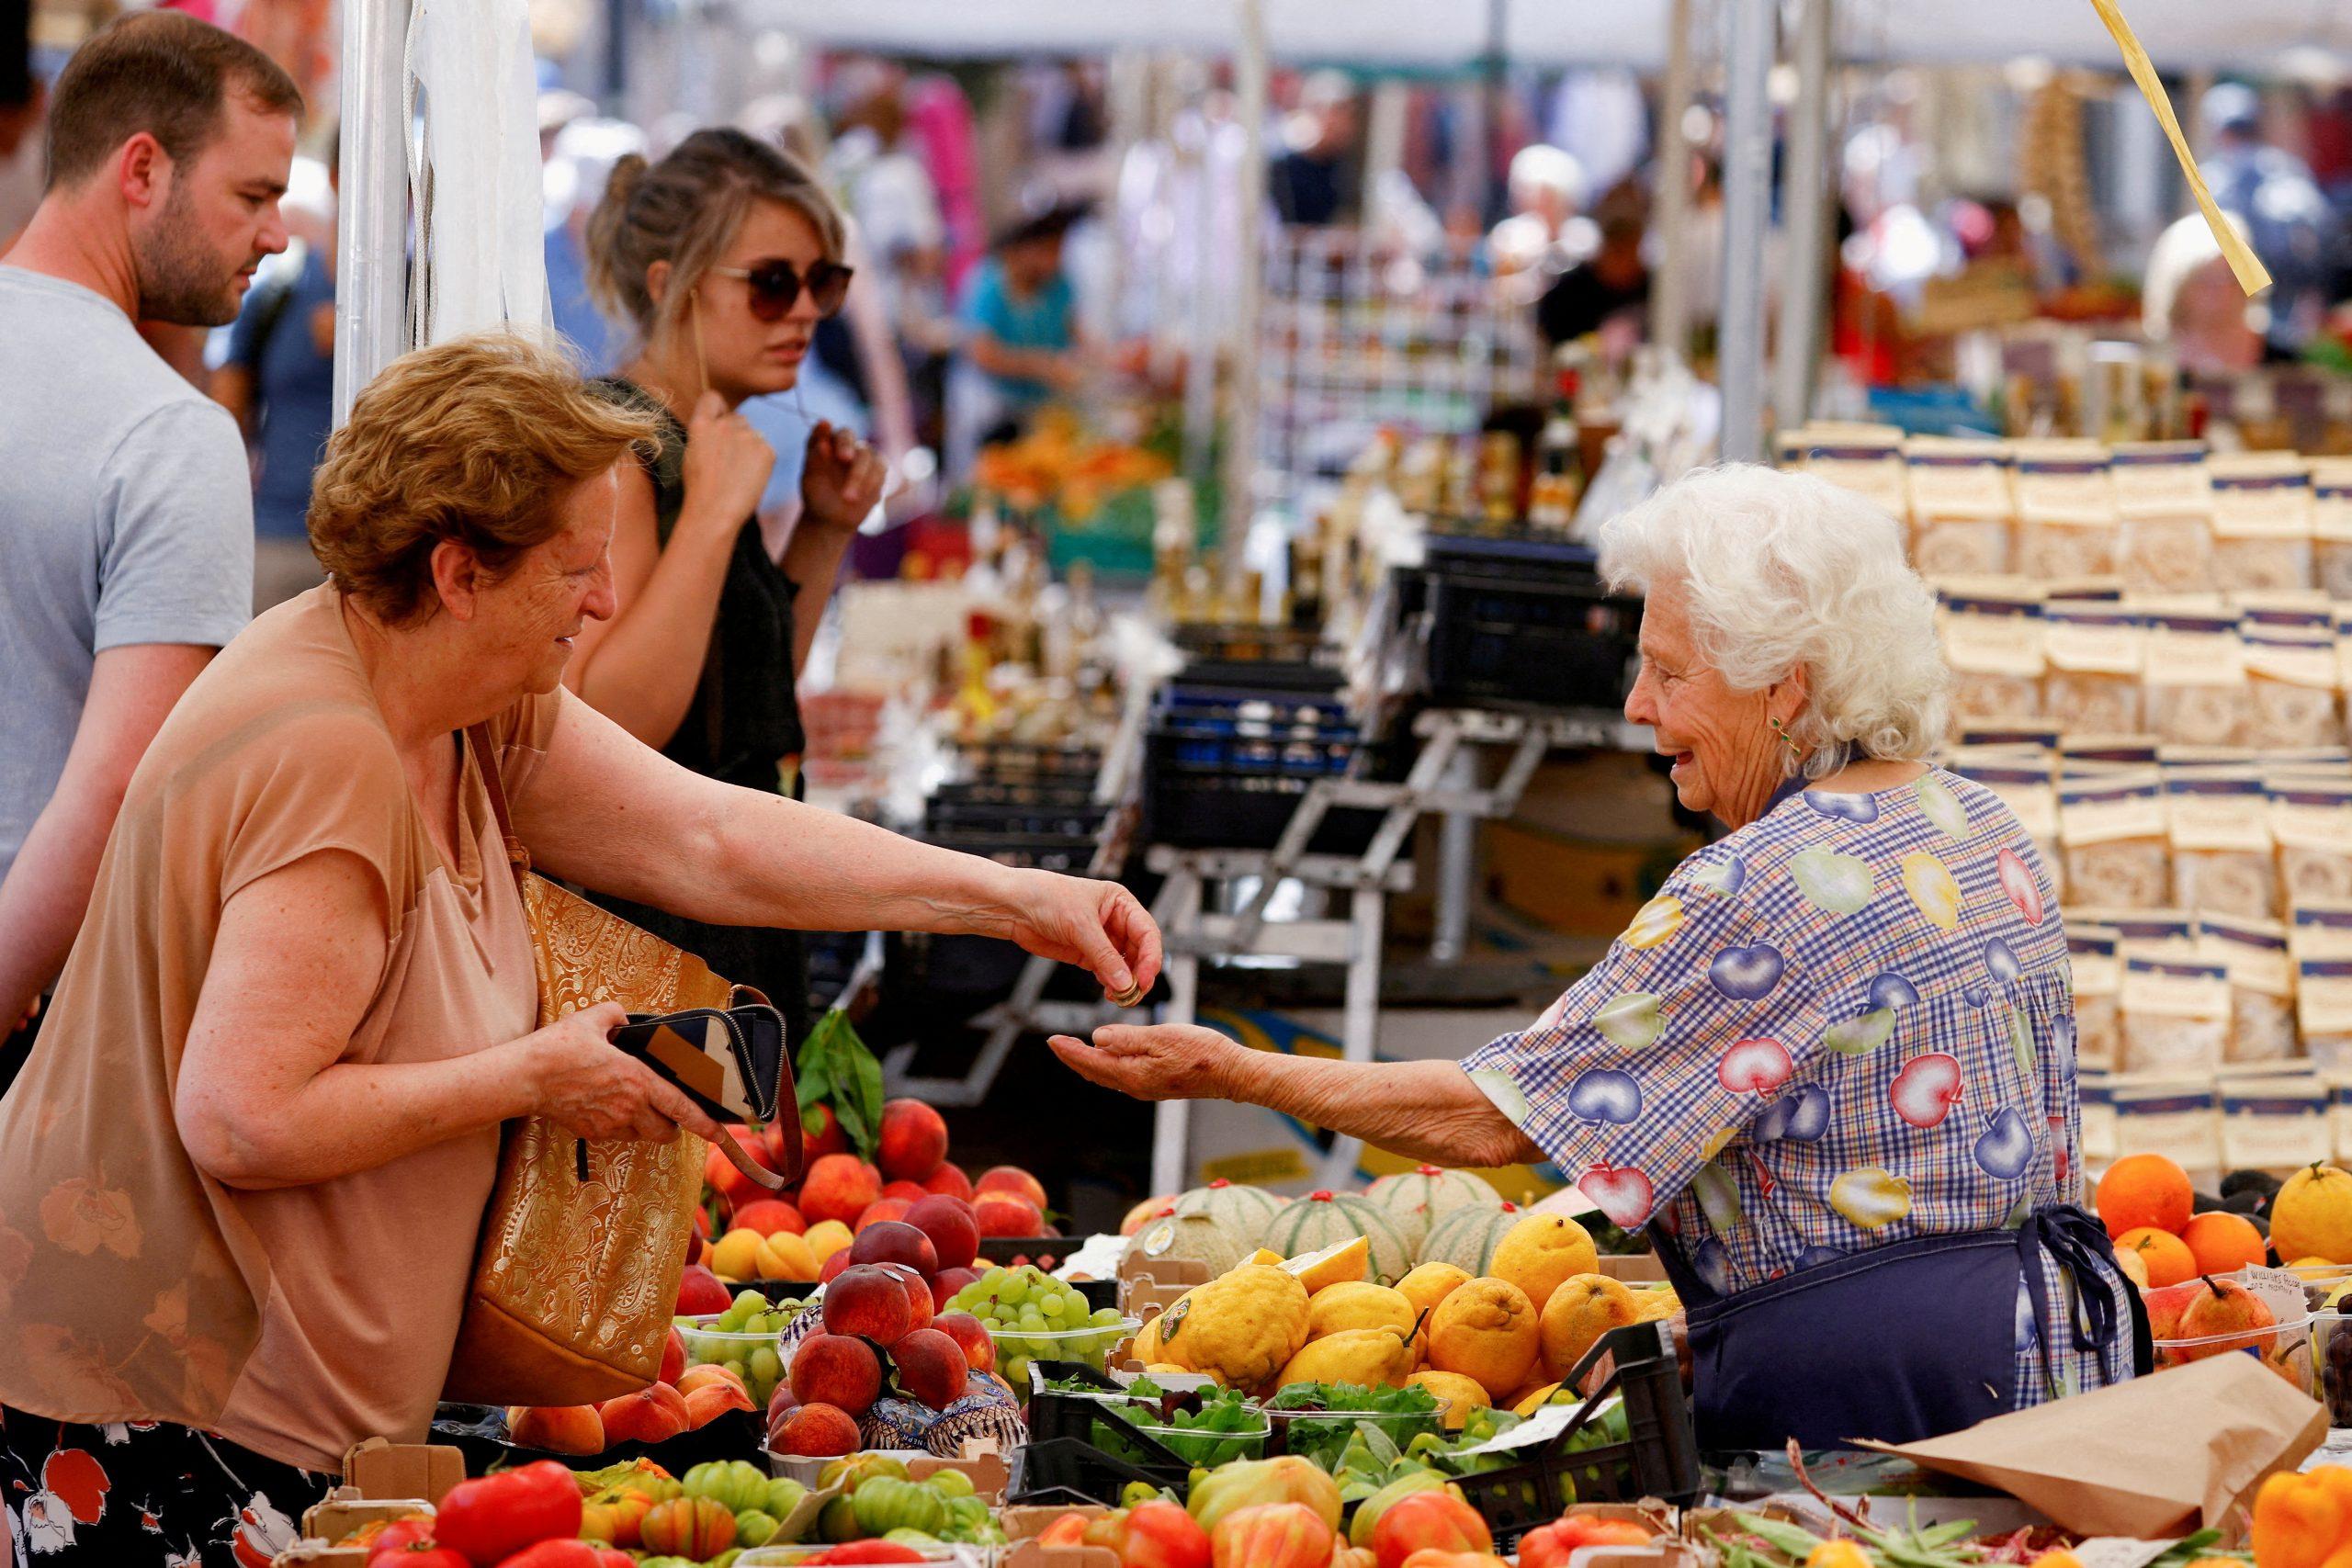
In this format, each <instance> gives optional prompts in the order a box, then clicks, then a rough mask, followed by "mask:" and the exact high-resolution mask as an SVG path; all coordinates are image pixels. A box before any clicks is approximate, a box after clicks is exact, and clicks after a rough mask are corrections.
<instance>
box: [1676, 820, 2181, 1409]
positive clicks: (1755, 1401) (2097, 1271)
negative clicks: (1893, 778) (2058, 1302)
mask: <svg viewBox="0 0 2352 1568" xmlns="http://www.w3.org/2000/svg"><path fill="white" fill-rule="evenodd" d="M1808 782H1809V781H1807V780H1805V779H1804V778H1796V779H1792V780H1790V781H1789V782H1788V783H1786V784H1782V785H1781V788H1780V790H1779V791H1778V792H1777V793H1775V794H1774V795H1773V797H1772V802H1771V805H1772V806H1778V805H1779V804H1780V803H1781V801H1782V800H1785V799H1786V798H1787V797H1788V796H1790V795H1793V794H1795V793H1797V792H1798V791H1799V790H1802V789H1803V788H1804V787H1805V785H1806V784H1807V783H1808ZM1770 809H1771V807H1770V806H1768V807H1766V810H1768V811H1769V810H1770ZM1649 1231H1650V1239H1651V1243H1652V1245H1653V1246H1654V1247H1657V1255H1658V1260H1659V1262H1661V1263H1662V1264H1663V1265H1664V1266H1665V1268H1666V1272H1667V1277H1668V1279H1669V1280H1672V1281H1673V1284H1674V1288H1675V1292H1676V1293H1677V1294H1678V1295H1679V1296H1680V1297H1681V1299H1682V1304H1683V1309H1684V1314H1685V1321H1686V1323H1687V1325H1688V1327H1689V1332H1690V1343H1691V1388H1692V1395H1693V1404H1694V1415H1695V1416H1696V1424H1697V1427H1698V1436H1699V1446H1700V1447H1701V1448H1702V1449H1707V1450H1742V1449H1747V1450H1770V1451H1775V1452H1777V1451H1778V1450H1781V1449H1782V1448H1784V1447H1786V1446H1787V1444H1788V1443H1789V1441H1790V1440H1791V1439H1792V1438H1793V1439H1794V1440H1795V1441H1796V1442H1797V1443H1798V1444H1799V1446H1801V1447H1804V1448H1809V1449H1813V1448H1834V1447H1837V1446H1838V1445H1839V1444H1841V1443H1844V1442H1847V1441H1849V1440H1850V1439H1853V1438H1877V1439H1879V1440H1881V1441H1884V1442H1892V1443H1905V1442H1913V1441H1917V1439H1919V1438H1931V1437H1937V1436H1939V1435H1941V1434H1943V1433H1946V1432H1953V1431H1958V1430H1960V1429H1962V1427H1972V1426H1974V1425H1975V1424H1976V1423H1977V1422H1979V1421H1982V1420H1984V1419H1985V1418H1986V1417H1987V1416H1998V1415H2002V1414H2004V1413H2005V1412H2007V1411H2008V1410H2011V1409H2013V1408H2015V1407H2016V1395H2017V1389H2016V1384H2017V1377H2018V1373H2017V1315H2018V1314H2017V1303H2018V1284H2019V1282H2020V1280H2022V1281H2023V1282H2025V1283H2026V1284H2027V1285H2028V1286H2029V1287H2030V1291H2031V1294H2032V1301H2033V1308H2034V1316H2035V1322H2036V1326H2037V1327H2038V1329H2039V1330H2040V1341H2041V1358H2042V1367H2043V1371H2045V1373H2047V1372H2048V1371H2050V1370H2051V1367H2052V1356H2053V1353H2054V1352H2053V1347H2054V1346H2055V1345H2056V1344H2057V1343H2058V1340H2057V1338H2056V1336H2057V1334H2058V1333H2060V1332H2064V1333H2065V1334H2066V1335H2067V1336H2068V1342H2069V1343H2071V1344H2072V1345H2073V1346H2074V1348H2075V1349H2077V1350H2079V1351H2083V1352H2086V1353H2091V1352H2099V1353H2104V1352H2105V1350H2106V1349H2107V1348H2109V1347H2110V1346H2112V1345H2113V1344H2114V1343H2115V1342H2116V1337H2117V1336H2118V1335H2119V1334H2120V1333H2122V1332H2124V1329H2125V1325H2124V1324H2123V1322H2122V1319H2121V1317H2120V1314H2119V1311H2118V1303H2117V1301H2116V1296H2117V1295H2118V1294H2120V1295H2121V1296H2123V1297H2124V1298H2126V1299H2127V1302H2128V1308H2129V1311H2130V1314H2131V1323H2130V1332H2131V1337H2132V1359H2133V1365H2134V1367H2135V1369H2136V1371H2137V1373H2138V1374H2139V1375H2143V1376H2144V1375H2145V1374H2146V1373H2147V1372H2148V1371H2151V1370H2152V1367H2153V1362H2154V1352H2153V1347H2152V1346H2151V1344H2150V1341H2149V1335H2148V1319H2147V1312H2146V1309H2145V1307H2144V1306H2143V1305H2142V1303H2141V1302H2140V1296H2139V1292H2136V1291H2134V1290H2131V1288H2130V1287H2129V1286H2128V1285H2127V1284H2126V1283H2125V1282H2124V1281H2123V1280H2122V1277H2121V1275H2120V1272H2118V1270H2117V1269H2116V1268H2115V1262H2114V1257H2115V1255H2114V1250H2113V1248H2112V1247H2111V1246H2110V1245H2109V1241H2108V1236H2107V1231H2106V1229H2105V1227H2103V1226H2102V1225H2101V1224H2099V1222H2098V1220H2097V1219H2095V1218H2093V1217H2092V1216H2091V1215H2089V1214H2087V1213H2084V1212H2083V1210H2082V1209H2080V1208H2078V1207H2076V1206H2075V1205H2073V1204H2062V1205H2057V1206H2053V1207H2052V1208H2047V1209H2041V1210H2038V1211H2036V1212H2035V1213H2031V1214H2029V1215H2027V1216H2026V1217H2025V1220H2024V1223H2023V1224H2020V1225H2018V1227H2017V1228H2016V1229H2014V1230H1988V1231H1967V1232H1961V1233H1957V1234H1954V1235H1928V1236H1918V1237H1915V1238H1913V1239H1912V1240H1909V1241H1902V1242H1895V1243H1893V1244H1892V1245H1889V1246H1886V1247H1872V1248H1871V1249H1869V1250H1867V1251H1863V1252H1858V1253H1854V1254H1852V1255H1850V1256H1849V1257H1845V1258H1836V1259H1833V1260H1831V1261H1829V1262H1826V1263H1820V1264H1816V1265H1815V1266H1813V1267H1811V1268H1807V1269H1796V1270H1794V1271H1793V1272H1791V1273H1789V1274H1786V1275H1783V1276H1782V1277H1781V1278H1780V1279H1777V1280H1770V1281H1767V1282H1766V1283H1764V1284H1761V1285H1757V1286H1754V1287H1752V1288H1750V1289H1748V1290H1745V1291H1741V1292H1736V1294H1732V1295H1723V1294H1720V1293H1718V1292H1716V1291H1714V1290H1713V1288H1712V1287H1711V1286H1709V1285H1708V1284H1707V1282H1706V1281H1705V1280H1702V1279H1701V1278H1700V1276H1699V1273H1698V1271H1697V1270H1696V1269H1693V1268H1692V1267H1691V1264H1690V1262H1689V1260H1688V1259H1686V1258H1684V1257H1683V1255H1682V1249H1681V1245H1680V1243H1679V1241H1677V1240H1676V1239H1675V1238H1674V1237H1673V1236H1672V1235H1668V1233H1667V1231H1666V1230H1665V1228H1664V1226H1662V1225H1660V1224H1651V1226H1650V1227H1649ZM2045 1248H2046V1249H2047V1250H2048V1253H2049V1256H2050V1257H2051V1258H2055V1259H2056V1260H2057V1261H2058V1263H2059V1264H2060V1265H2061V1266H2062V1267H2064V1269H2067V1270H2068V1271H2069V1272H2071V1273H2072V1274H2073V1276H2074V1278H2075V1292H2074V1294H2075V1310H2074V1313H2073V1314H2072V1317H2071V1321H2069V1322H2067V1323H2064V1324H2063V1325H2062V1324H2053V1323H2052V1322H2050V1321H2049V1320H2048V1319H2049V1308H2048V1304H2047V1303H2048V1296H2049V1292H2048V1291H2047V1290H2046V1289H2045V1288H2044V1284H2045V1281H2044V1274H2045V1268H2044V1261H2045V1260H2044V1258H2043V1251H2044V1249H2045Z"/></svg>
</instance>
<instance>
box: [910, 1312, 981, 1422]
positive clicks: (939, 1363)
mask: <svg viewBox="0 0 2352 1568" xmlns="http://www.w3.org/2000/svg"><path fill="white" fill-rule="evenodd" d="M890 1364H891V1365H892V1366H894V1367H896V1368H897V1369H898V1372H899V1389H900V1390H901V1391H903V1392H904V1393H905V1394H906V1396H907V1397H908V1398H910V1399H911V1400H913V1401H915V1402H916V1403H917V1404H928V1405H929V1406H931V1407H932V1408H933V1410H944V1409H946V1408H947V1406H948V1405H950V1404H954V1403H955V1402H956V1399H957V1398H958V1397H959V1396H960V1395H962V1393H963V1392H964V1385H965V1383H966V1382H969V1381H970V1379H971V1376H972V1363H971V1360H970V1359H969V1358H967V1356H966V1355H965V1354H964V1347H963V1346H962V1345H960V1344H958V1343H957V1342H956V1340H955V1339H954V1338H952V1337H949V1336H947V1335H944V1334H942V1333H941V1332H940V1331H939V1330H938V1329H936V1328H918V1329H916V1330H915V1331H914V1332H913V1333H911V1334H910V1335H908V1336H907V1337H905V1338H903V1339H901V1340H899V1342H898V1343H897V1344H896V1345H893V1346H891V1347H890Z"/></svg>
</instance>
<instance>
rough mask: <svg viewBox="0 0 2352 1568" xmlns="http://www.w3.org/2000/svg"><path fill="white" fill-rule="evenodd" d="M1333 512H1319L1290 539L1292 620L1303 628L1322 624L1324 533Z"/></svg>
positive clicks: (1306, 628)
mask: <svg viewBox="0 0 2352 1568" xmlns="http://www.w3.org/2000/svg"><path fill="white" fill-rule="evenodd" d="M1329 526H1330V513H1328V512H1326V513H1317V514H1316V518H1315V522H1314V523H1313V524H1312V525H1310V526H1308V527H1307V528H1306V529H1304V530H1303V531H1301V532H1300V533H1299V534H1298V535H1297V536H1295V537H1294V538H1293V539H1292V540H1291V542H1290V616H1289V620H1290V624H1291V625H1292V626H1296V627H1298V628H1299V629H1300V630H1301V631H1314V630H1316V629H1317V628H1319V627H1320V626H1322V625H1323V534H1324V531H1325V530H1326V529H1327V528H1329Z"/></svg>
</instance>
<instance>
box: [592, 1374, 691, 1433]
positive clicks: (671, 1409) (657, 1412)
mask: <svg viewBox="0 0 2352 1568" xmlns="http://www.w3.org/2000/svg"><path fill="white" fill-rule="evenodd" d="M596 1414H597V1415H599V1416H603V1417H604V1421H605V1443H606V1444H607V1445H610V1444H613V1443H628V1442H638V1443H666V1442H668V1441H669V1440H670V1439H671V1438H674V1437H676V1436H677V1435H678V1434H679V1433H681V1432H683V1431H684V1430H685V1429H686V1398H685V1395H684V1394H682V1393H679V1392H678V1391H677V1390H676V1389H674V1388H672V1387H671V1386H670V1385H669V1384H668V1383H666V1382H657V1383H655V1384H653V1385H652V1386H651V1387H650V1388H645V1389H640V1390H639V1391H638V1392H637V1393H624V1394H622V1395H620V1396H619V1397H618V1398H616V1399H608V1400H606V1401H605V1403H604V1404H600V1405H598V1406H596Z"/></svg>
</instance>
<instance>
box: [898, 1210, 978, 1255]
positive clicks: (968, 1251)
mask: <svg viewBox="0 0 2352 1568" xmlns="http://www.w3.org/2000/svg"><path fill="white" fill-rule="evenodd" d="M906 1221H907V1224H910V1225H912V1226H914V1227H915V1229H917V1230H919V1231H921V1232H922V1234H923V1235H927V1236H929V1237H930V1238H931V1250H932V1252H933V1254H934V1255H935V1256H936V1257H937V1258H938V1260H939V1268H940V1269H961V1268H964V1267H966V1266H967V1264H969V1263H970V1262H971V1261H972V1259H973V1258H977V1257H978V1256H979V1251H980V1222H979V1221H978V1218H977V1217H975V1216H974V1214H973V1213H972V1206H971V1205H970V1204H969V1203H967V1202H966V1201H964V1200H962V1199H961V1198H956V1197H952V1196H950V1195H948V1194H946V1193H944V1192H943V1193H938V1194H936V1195H933V1196H932V1197H927V1198H925V1199H923V1200H922V1201H921V1202H919V1203H916V1204H915V1205H914V1206H913V1207H911V1208H910V1209H909V1210H908V1211H907V1213H906ZM932 1272H934V1273H936V1272H937V1269H933V1270H932Z"/></svg>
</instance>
